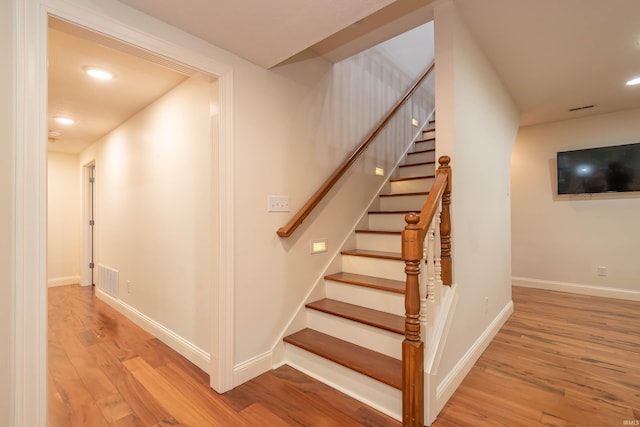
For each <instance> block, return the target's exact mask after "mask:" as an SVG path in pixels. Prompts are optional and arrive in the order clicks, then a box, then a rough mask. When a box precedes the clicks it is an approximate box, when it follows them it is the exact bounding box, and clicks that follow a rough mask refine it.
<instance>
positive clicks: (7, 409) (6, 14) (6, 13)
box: [0, 1, 16, 426]
mask: <svg viewBox="0 0 640 427" xmlns="http://www.w3.org/2000/svg"><path fill="white" fill-rule="evenodd" d="M13 16H14V8H13V2H12V1H3V2H0V56H2V58H4V59H5V65H4V66H2V67H0V93H2V94H3V96H2V97H0V152H2V155H1V156H0V425H3V426H11V425H13V404H14V393H13V390H14V380H13V372H14V370H15V369H14V358H13V353H14V352H13V350H14V348H15V344H14V343H15V341H14V337H13V335H14V328H15V317H14V316H15V299H14V298H15V293H14V288H15V277H14V276H15V270H14V261H15V215H14V210H15V203H14V195H15V191H14V183H15V181H14V176H15V174H14V172H15V160H14V158H15V148H16V147H15V141H16V139H15V131H14V129H15V111H14V108H15V92H14V88H15V81H16V80H15V69H14V67H15V62H16V61H15V54H14V43H15V34H14V22H13Z"/></svg>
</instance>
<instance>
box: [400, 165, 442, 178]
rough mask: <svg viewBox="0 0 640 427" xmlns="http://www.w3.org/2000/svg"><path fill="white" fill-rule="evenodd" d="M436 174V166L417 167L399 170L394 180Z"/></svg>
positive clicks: (406, 167)
mask: <svg viewBox="0 0 640 427" xmlns="http://www.w3.org/2000/svg"><path fill="white" fill-rule="evenodd" d="M434 173H435V167H434V164H429V165H415V166H405V167H401V168H398V171H397V172H396V173H395V174H394V178H413V177H416V176H425V175H433V174H434Z"/></svg>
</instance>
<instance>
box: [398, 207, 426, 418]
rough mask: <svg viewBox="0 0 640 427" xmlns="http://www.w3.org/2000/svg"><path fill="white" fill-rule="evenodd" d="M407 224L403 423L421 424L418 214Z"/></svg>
mask: <svg viewBox="0 0 640 427" xmlns="http://www.w3.org/2000/svg"><path fill="white" fill-rule="evenodd" d="M405 220H406V221H407V226H406V227H405V229H404V231H403V232H402V242H403V244H402V257H403V258H404V260H405V273H406V274H407V287H406V294H405V299H404V301H405V303H404V305H405V310H406V320H405V325H404V341H403V342H402V393H403V399H402V425H403V426H404V427H422V426H423V425H424V401H423V399H424V397H423V396H424V394H423V393H424V342H423V341H422V338H421V336H420V281H419V280H420V279H419V275H420V262H421V260H422V255H423V254H422V251H423V243H422V242H423V241H424V234H423V231H422V230H421V229H420V227H418V225H417V224H418V222H419V221H420V216H419V215H417V214H415V213H410V214H407V215H406V217H405Z"/></svg>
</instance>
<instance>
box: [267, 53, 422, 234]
mask: <svg viewBox="0 0 640 427" xmlns="http://www.w3.org/2000/svg"><path fill="white" fill-rule="evenodd" d="M434 67H435V62H432V63H431V65H429V67H427V69H426V70H425V71H424V72H423V73H422V74H421V75H420V77H418V80H416V82H415V83H414V84H413V85H412V86H411V87H410V88H409V90H408V91H407V93H406V94H405V95H404V96H403V97H402V98H401V99H400V100H399V101H398V102H397V103H396V104H395V105H394V106H393V108H391V110H389V112H388V113H387V114H386V115H385V116H384V117H383V118H382V120H381V121H380V123H378V125H377V126H376V127H375V128H374V129H373V131H372V132H371V133H370V134H369V135H368V136H367V137H366V138H365V139H364V141H363V142H362V143H361V144H360V145H359V146H358V147H357V148H356V149H355V150H354V151H353V152H352V153H351V154H350V155H349V157H347V158H346V159H345V161H344V162H342V164H341V165H340V166H338V168H337V169H336V170H335V172H333V173H332V174H331V176H330V177H329V178H327V180H326V181H325V182H324V184H322V186H320V188H318V190H317V191H316V192H315V193H314V194H313V196H311V198H310V199H309V200H308V201H307V203H305V204H304V205H303V206H302V208H300V210H299V211H298V212H297V213H296V214H295V215H294V216H293V218H291V220H290V221H289V222H288V223H287V225H285V226H284V227H280V228H279V229H278V231H277V233H278V236H280V237H289V236H291V235H292V234H293V232H294V231H295V230H296V229H297V228H298V227H299V226H300V224H302V222H303V221H304V220H305V219H306V218H307V217H308V216H309V214H310V213H311V212H312V211H313V209H314V208H315V207H316V206H317V205H318V204H319V203H320V202H321V201H322V199H323V198H324V196H326V195H327V193H328V192H329V191H330V190H331V189H332V188H333V186H334V185H335V184H336V183H337V182H338V180H339V179H340V178H342V176H343V175H344V174H345V173H346V172H347V171H348V170H349V168H350V167H351V165H353V164H354V163H355V161H356V160H357V159H358V158H359V157H360V155H361V154H362V153H364V152H365V150H366V149H367V147H369V145H370V144H371V142H373V140H374V138H375V137H376V136H377V135H378V134H379V133H380V132H381V131H382V129H383V128H384V126H385V125H386V124H387V123H388V122H389V120H391V118H392V117H393V116H394V115H395V113H396V112H397V111H398V110H399V109H400V107H402V105H403V104H404V103H405V102H407V100H408V99H409V98H410V97H411V95H413V93H414V92H415V91H416V90H417V89H418V87H420V85H421V84H422V82H423V81H424V79H426V78H427V76H428V75H429V74H431V71H433V69H434Z"/></svg>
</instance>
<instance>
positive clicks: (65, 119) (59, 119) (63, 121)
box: [53, 116, 76, 126]
mask: <svg viewBox="0 0 640 427" xmlns="http://www.w3.org/2000/svg"><path fill="white" fill-rule="evenodd" d="M53 120H55V121H56V122H58V123H60V124H61V125H67V126H68V125H72V124H74V123H75V122H76V121H75V120H73V119H72V118H71V117H62V116H58V117H54V118H53Z"/></svg>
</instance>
